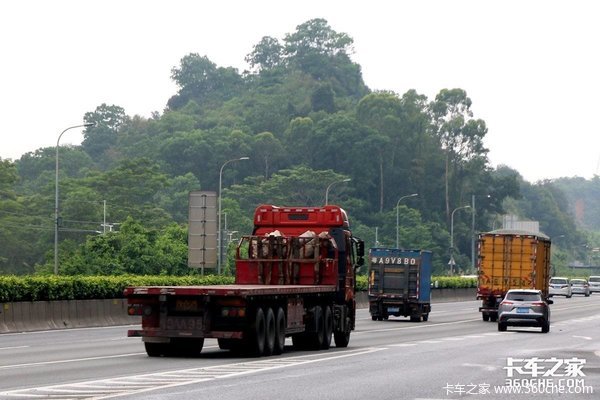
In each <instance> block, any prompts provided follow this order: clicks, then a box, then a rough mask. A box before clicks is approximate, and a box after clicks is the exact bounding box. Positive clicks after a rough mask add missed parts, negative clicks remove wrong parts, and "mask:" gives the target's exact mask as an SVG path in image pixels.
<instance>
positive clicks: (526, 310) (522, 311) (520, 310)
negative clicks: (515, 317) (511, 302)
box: [517, 307, 529, 314]
mask: <svg viewBox="0 0 600 400" xmlns="http://www.w3.org/2000/svg"><path fill="white" fill-rule="evenodd" d="M517 313H518V314H528V313H529V308H527V307H517Z"/></svg>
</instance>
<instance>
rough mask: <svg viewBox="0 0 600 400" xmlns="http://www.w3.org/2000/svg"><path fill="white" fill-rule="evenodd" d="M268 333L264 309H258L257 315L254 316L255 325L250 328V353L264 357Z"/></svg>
mask: <svg viewBox="0 0 600 400" xmlns="http://www.w3.org/2000/svg"><path fill="white" fill-rule="evenodd" d="M266 331H267V328H266V324H265V313H264V311H263V310H262V308H257V309H256V313H255V314H254V323H253V324H252V326H251V328H250V336H249V343H248V344H249V348H250V351H251V352H252V353H253V354H254V355H255V356H257V357H260V356H262V355H263V353H264V352H265V338H266V336H267V332H266Z"/></svg>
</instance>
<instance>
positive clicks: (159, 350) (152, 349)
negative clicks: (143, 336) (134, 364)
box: [144, 342, 169, 357]
mask: <svg viewBox="0 0 600 400" xmlns="http://www.w3.org/2000/svg"><path fill="white" fill-rule="evenodd" d="M168 345H169V344H168V343H152V342H144V347H145V348H146V354H148V357H160V356H162V355H164V354H166V353H167V349H168V347H167V346H168Z"/></svg>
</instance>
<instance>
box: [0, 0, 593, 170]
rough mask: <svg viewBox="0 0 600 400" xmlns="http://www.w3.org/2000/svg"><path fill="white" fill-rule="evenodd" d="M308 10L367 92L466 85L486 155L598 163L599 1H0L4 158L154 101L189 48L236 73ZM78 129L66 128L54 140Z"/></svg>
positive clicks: (583, 165) (169, 89) (521, 162)
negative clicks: (325, 25)
mask: <svg viewBox="0 0 600 400" xmlns="http://www.w3.org/2000/svg"><path fill="white" fill-rule="evenodd" d="M312 18H325V19H326V20H327V21H328V22H329V24H330V26H331V27H332V28H333V29H334V30H336V31H338V32H345V33H347V34H349V35H350V36H351V37H352V38H353V39H354V48H355V54H354V56H353V59H354V60H355V61H356V62H358V63H359V64H360V65H361V67H362V72H363V78H364V80H365V82H366V84H367V86H369V87H370V88H371V89H373V90H378V89H385V90H393V91H395V92H397V93H399V94H403V93H405V92H406V91H407V90H409V89H416V90H417V92H419V93H421V94H424V95H426V96H427V97H428V98H429V99H430V100H432V99H433V98H434V97H435V95H436V94H437V93H438V92H439V91H440V90H441V89H444V88H462V89H465V90H466V91H467V94H468V96H469V97H470V98H471V100H472V101H473V106H472V109H473V111H474V113H475V115H474V116H475V117H476V118H481V119H483V120H485V121H486V123H487V125H488V129H489V133H488V135H487V137H486V140H485V143H486V146H487V148H488V149H489V150H490V152H489V158H490V161H491V163H492V165H494V166H497V165H499V164H505V165H509V166H510V167H512V168H515V169H517V170H518V171H519V172H520V173H521V174H522V175H523V176H524V177H525V179H527V180H528V181H537V180H539V179H547V178H557V177H562V176H569V177H570V176H581V177H585V178H591V177H592V176H593V175H594V174H600V170H599V166H600V127H599V126H598V124H597V123H596V119H597V115H598V114H599V112H600V110H599V102H598V99H599V96H598V93H600V45H599V44H600V43H599V42H600V22H599V18H600V2H597V1H594V0H589V1H585V0H564V1H558V0H557V1H553V0H541V1H538V0H527V1H523V0H504V1H485V0H474V1H467V0H464V1H462V0H454V1H452V0H441V1H434V0H414V1H403V0H396V1H391V0H390V1H377V0H375V1H373V0H371V1H361V2H358V1H351V0H346V1H338V0H335V1H334V0H319V1H313V0H304V1H294V2H291V1H290V2H286V1H281V0H279V1H277V0H274V1H271V0H269V1H267V0H255V1H237V0H233V1H231V0H230V1H192V0H190V1H183V0H170V1H166V0H165V1H159V0H86V1H81V0H73V1H68V0H53V1H43V0H18V1H17V0H12V1H2V2H1V3H0V55H1V61H0V90H1V95H0V112H1V118H0V139H1V141H0V157H1V158H3V159H6V158H11V159H18V158H19V157H20V156H21V155H22V154H23V153H26V152H28V151H34V150H36V149H38V148H40V147H47V146H55V145H56V140H57V138H58V135H59V134H60V132H61V131H62V130H63V129H65V128H67V127H69V126H72V125H77V124H80V123H82V121H83V115H84V114H85V113H86V112H88V111H94V110H95V108H96V107H97V106H98V105H100V104H102V103H107V104H109V105H112V104H114V105H118V106H121V107H123V108H124V109H125V111H126V113H127V114H128V115H132V116H133V115H135V114H138V115H141V116H143V117H150V113H151V112H152V111H159V112H162V111H163V109H164V107H165V105H166V102H167V100H168V99H169V97H170V96H172V95H173V94H175V93H176V91H177V88H176V86H175V85H174V83H173V82H172V81H171V79H170V74H171V68H173V67H175V66H179V61H180V60H181V58H182V57H183V56H185V55H187V54H189V53H199V54H200V55H206V56H208V58H209V59H210V60H212V61H213V62H215V63H216V64H217V65H219V66H234V67H236V68H238V69H239V70H240V72H241V71H242V70H243V69H245V68H246V64H245V62H244V57H245V55H246V54H248V53H249V52H251V51H252V47H253V46H254V45H255V44H256V43H258V42H259V41H260V39H261V38H262V37H263V36H273V37H276V38H278V39H280V40H281V39H283V36H284V35H285V34H286V33H292V32H294V31H295V29H296V26H297V25H298V24H300V23H303V22H306V21H307V20H309V19H312ZM81 140H82V136H81V133H80V131H78V130H72V131H69V132H67V133H65V135H64V136H63V137H62V139H61V145H63V144H79V143H80V142H81Z"/></svg>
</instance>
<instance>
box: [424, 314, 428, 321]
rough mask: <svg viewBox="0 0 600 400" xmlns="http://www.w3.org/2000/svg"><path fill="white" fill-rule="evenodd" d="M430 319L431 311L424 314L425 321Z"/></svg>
mask: <svg viewBox="0 0 600 400" xmlns="http://www.w3.org/2000/svg"><path fill="white" fill-rule="evenodd" d="M428 320H429V313H426V314H423V321H424V322H426V321H428Z"/></svg>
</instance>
